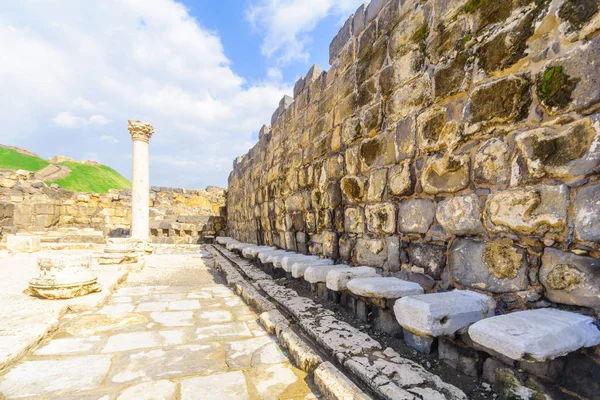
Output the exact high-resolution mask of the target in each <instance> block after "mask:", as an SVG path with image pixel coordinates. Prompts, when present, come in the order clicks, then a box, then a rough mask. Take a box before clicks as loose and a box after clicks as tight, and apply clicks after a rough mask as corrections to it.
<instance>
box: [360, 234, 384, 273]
mask: <svg viewBox="0 0 600 400" xmlns="http://www.w3.org/2000/svg"><path fill="white" fill-rule="evenodd" d="M354 251H355V257H356V261H357V263H358V264H359V265H368V266H372V267H383V264H385V262H386V261H387V245H386V242H385V240H383V239H362V238H361V239H358V240H357V241H356V247H355V248H354Z"/></svg>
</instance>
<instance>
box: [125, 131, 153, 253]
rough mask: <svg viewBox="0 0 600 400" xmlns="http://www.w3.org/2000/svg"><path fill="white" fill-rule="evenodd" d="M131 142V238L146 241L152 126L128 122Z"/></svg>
mask: <svg viewBox="0 0 600 400" xmlns="http://www.w3.org/2000/svg"><path fill="white" fill-rule="evenodd" d="M128 129H129V133H130V134H131V139H132V140H133V174H132V179H131V183H132V185H133V189H132V193H131V237H132V238H134V239H140V240H145V241H147V240H148V239H149V234H150V222H149V219H150V205H149V203H150V164H149V159H148V145H149V143H150V138H151V137H152V134H153V133H154V128H153V127H152V125H150V124H147V123H145V122H142V121H129V126H128Z"/></svg>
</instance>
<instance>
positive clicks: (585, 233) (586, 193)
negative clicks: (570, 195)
mask: <svg viewBox="0 0 600 400" xmlns="http://www.w3.org/2000/svg"><path fill="white" fill-rule="evenodd" d="M575 234H576V235H577V237H578V238H579V239H580V240H586V241H590V242H600V185H589V186H586V187H584V188H582V189H579V190H578V191H577V197H576V199H575Z"/></svg>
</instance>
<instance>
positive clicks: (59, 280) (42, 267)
mask: <svg viewBox="0 0 600 400" xmlns="http://www.w3.org/2000/svg"><path fill="white" fill-rule="evenodd" d="M91 261H92V260H91V256H90V255H71V256H64V255H63V256H54V257H39V258H38V262H37V265H38V276H37V277H35V278H33V279H31V280H30V281H29V288H28V289H27V293H28V294H30V295H32V296H37V297H42V298H46V299H52V300H57V299H72V298H73V297H79V296H85V295H87V294H90V293H95V292H99V291H101V290H102V287H101V286H100V284H98V277H97V276H96V275H95V274H94V273H92V271H91V270H90V264H91Z"/></svg>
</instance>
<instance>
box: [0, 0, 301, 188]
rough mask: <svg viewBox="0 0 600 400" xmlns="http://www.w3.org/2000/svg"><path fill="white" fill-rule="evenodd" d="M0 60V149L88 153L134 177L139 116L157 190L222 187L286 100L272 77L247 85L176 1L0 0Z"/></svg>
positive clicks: (285, 89) (214, 39)
mask: <svg viewBox="0 0 600 400" xmlns="http://www.w3.org/2000/svg"><path fill="white" fill-rule="evenodd" d="M0 54H2V55H3V57H2V58H3V61H2V63H0V87H2V92H3V96H2V97H3V100H2V101H1V103H2V104H1V105H2V107H0V120H2V121H3V130H2V132H1V133H0V142H2V143H8V142H13V143H14V144H20V145H24V146H27V147H30V148H31V149H32V150H34V151H40V149H42V151H48V152H49V153H60V154H65V155H68V156H70V157H72V158H75V159H77V158H82V157H83V156H84V155H85V154H87V153H90V152H95V153H97V155H98V158H101V159H102V160H103V161H104V162H106V163H107V164H108V165H110V166H112V167H115V168H117V169H118V170H120V171H121V172H123V173H124V174H125V175H130V174H129V173H128V172H129V169H130V168H131V167H130V160H129V159H128V153H129V152H130V151H131V149H130V145H129V134H128V132H127V120H128V119H141V120H145V121H147V122H150V123H152V124H153V125H154V126H155V128H156V133H155V135H154V137H153V139H152V142H151V145H150V152H151V182H152V184H154V185H163V186H167V185H168V186H187V187H203V186H205V185H208V184H217V185H224V184H226V177H227V175H228V173H229V170H230V167H231V161H232V160H233V159H234V158H235V157H237V156H239V155H241V154H243V153H245V152H246V151H247V150H248V148H249V147H250V146H251V145H252V144H253V143H252V140H251V138H252V132H256V131H257V130H258V129H259V128H260V126H261V125H263V124H264V123H267V122H268V121H270V116H271V114H272V112H273V110H274V109H275V108H276V107H277V104H278V102H279V99H280V98H281V97H282V96H283V94H284V93H288V94H290V93H291V88H290V87H289V86H286V85H284V84H283V83H281V82H280V81H279V80H278V78H280V75H278V74H276V73H275V72H273V73H271V74H269V75H270V77H269V78H268V79H267V80H266V81H265V82H257V83H253V84H248V83H247V82H245V80H244V79H243V78H242V77H240V76H238V75H237V74H235V73H234V71H233V70H232V68H231V65H230V61H229V60H228V59H227V57H226V56H225V53H224V49H223V46H222V44H221V41H220V39H219V37H218V36H217V35H216V34H215V33H213V32H210V31H208V30H206V29H204V28H203V27H202V26H200V25H199V24H198V22H197V21H196V20H195V19H193V18H192V17H190V15H189V14H188V12H187V10H186V9H185V7H184V6H182V5H181V4H179V3H177V2H175V1H174V0H103V1H84V2H82V1H80V0H62V1H52V2H40V1H39V0H21V1H18V2H5V3H1V4H0ZM8 99H10V101H8ZM75 128H85V129H80V130H79V131H78V132H77V133H78V136H76V137H75V136H73V129H75ZM49 136H52V137H53V138H52V140H48V137H49ZM94 138H100V139H101V140H100V141H98V140H95V141H94V140H92V139H94ZM111 138H112V139H111ZM115 140H116V141H119V142H120V144H119V146H115V145H114V144H116V143H115ZM92 143H94V144H92ZM92 146H93V147H92ZM121 147H122V148H121ZM44 149H47V150H44ZM117 149H120V150H117ZM169 160H170V161H169Z"/></svg>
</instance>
